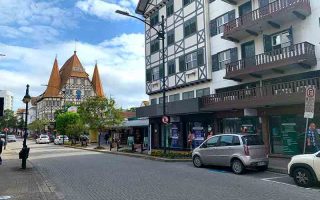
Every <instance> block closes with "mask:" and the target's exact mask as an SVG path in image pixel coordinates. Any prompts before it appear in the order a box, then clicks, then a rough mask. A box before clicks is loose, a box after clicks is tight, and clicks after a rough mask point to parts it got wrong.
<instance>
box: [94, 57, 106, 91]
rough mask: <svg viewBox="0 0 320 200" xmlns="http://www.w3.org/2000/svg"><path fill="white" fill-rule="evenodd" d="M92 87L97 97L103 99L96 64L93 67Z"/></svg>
mask: <svg viewBox="0 0 320 200" xmlns="http://www.w3.org/2000/svg"><path fill="white" fill-rule="evenodd" d="M92 85H93V89H94V91H95V92H96V94H97V96H99V97H104V93H103V88H102V83H101V80H100V74H99V70H98V64H97V63H96V65H95V66H94V71H93V76H92Z"/></svg>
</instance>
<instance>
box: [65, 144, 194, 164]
mask: <svg viewBox="0 0 320 200" xmlns="http://www.w3.org/2000/svg"><path fill="white" fill-rule="evenodd" d="M64 147H68V148H73V149H81V150H85V151H93V152H98V153H108V154H113V155H121V156H128V157H134V158H142V159H146V160H155V161H161V162H191V161H192V159H168V158H159V157H155V156H149V155H143V154H133V153H125V152H114V151H101V150H96V149H86V148H81V147H72V146H64Z"/></svg>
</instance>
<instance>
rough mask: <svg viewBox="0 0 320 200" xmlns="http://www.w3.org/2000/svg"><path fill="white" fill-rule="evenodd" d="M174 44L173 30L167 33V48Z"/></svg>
mask: <svg viewBox="0 0 320 200" xmlns="http://www.w3.org/2000/svg"><path fill="white" fill-rule="evenodd" d="M173 44H174V29H173V30H171V31H168V33H167V46H170V45H173Z"/></svg>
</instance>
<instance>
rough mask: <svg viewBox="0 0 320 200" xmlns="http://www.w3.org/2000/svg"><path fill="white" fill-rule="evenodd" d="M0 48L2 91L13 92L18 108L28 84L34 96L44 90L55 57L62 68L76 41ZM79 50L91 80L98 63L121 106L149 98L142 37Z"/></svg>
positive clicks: (107, 87)
mask: <svg viewBox="0 0 320 200" xmlns="http://www.w3.org/2000/svg"><path fill="white" fill-rule="evenodd" d="M0 49H1V51H2V52H3V53H5V54H6V57H0V80H1V82H0V88H1V89H7V90H10V91H12V92H14V95H15V108H17V107H21V106H22V102H21V101H20V100H21V99H22V97H23V95H24V91H25V85H26V84H27V83H29V84H30V86H31V88H30V89H31V95H33V96H36V95H39V94H41V92H43V91H44V89H45V88H44V87H41V84H46V83H47V81H48V78H49V76H50V72H51V69H52V64H53V60H54V57H55V55H56V54H58V63H59V67H61V66H62V65H63V64H64V62H65V61H66V60H67V59H68V58H69V57H70V56H71V55H72V54H73V49H74V42H73V41H68V42H57V43H56V44H46V45H43V46H39V47H37V48H26V47H19V46H12V45H6V44H1V43H0ZM77 50H78V52H77V54H78V57H79V59H80V60H81V62H82V64H83V66H84V67H85V68H86V71H87V72H88V73H89V74H90V77H91V76H92V73H93V66H94V64H95V61H96V60H97V61H98V66H99V71H100V76H101V78H102V82H103V86H104V91H105V93H106V95H108V96H109V95H112V97H114V98H116V100H117V102H118V104H119V105H121V106H123V107H124V108H126V107H131V106H139V105H140V103H141V101H142V100H145V99H147V96H146V95H145V76H144V74H145V72H144V66H145V65H144V36H143V34H123V35H120V36H118V37H115V38H112V39H110V40H106V41H104V42H102V43H100V44H98V45H92V44H88V43H81V42H79V43H78V44H77ZM2 52H1V53H2Z"/></svg>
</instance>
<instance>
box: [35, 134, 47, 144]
mask: <svg viewBox="0 0 320 200" xmlns="http://www.w3.org/2000/svg"><path fill="white" fill-rule="evenodd" d="M36 143H37V144H49V143H50V139H49V136H47V135H40V137H39V138H37V139H36Z"/></svg>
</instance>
